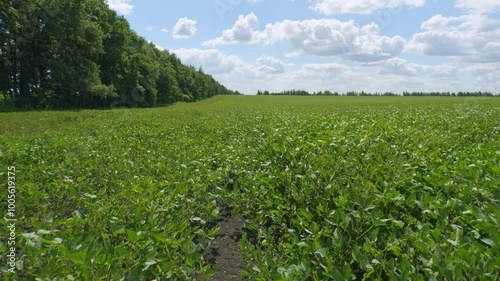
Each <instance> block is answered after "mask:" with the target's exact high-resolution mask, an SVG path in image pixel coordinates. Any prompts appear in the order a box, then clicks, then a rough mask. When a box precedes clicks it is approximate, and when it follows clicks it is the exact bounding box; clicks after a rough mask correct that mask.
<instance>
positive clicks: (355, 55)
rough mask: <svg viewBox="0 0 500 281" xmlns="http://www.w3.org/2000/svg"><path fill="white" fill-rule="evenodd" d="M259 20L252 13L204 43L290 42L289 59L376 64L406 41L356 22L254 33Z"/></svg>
mask: <svg viewBox="0 0 500 281" xmlns="http://www.w3.org/2000/svg"><path fill="white" fill-rule="evenodd" d="M257 22H258V20H257V17H256V16H255V15H254V14H253V13H252V14H249V15H247V16H245V17H244V16H240V17H239V18H238V21H237V22H236V23H235V25H234V26H233V28H232V29H229V30H225V31H224V32H223V34H222V36H221V37H218V38H215V39H212V40H209V41H207V42H205V43H204V45H206V46H211V47H214V46H217V45H224V44H236V43H248V44H263V45H267V44H274V43H279V42H288V43H290V44H291V46H292V47H293V49H294V50H293V52H291V53H290V55H289V56H296V55H298V54H301V53H304V52H305V53H309V54H313V55H317V56H342V57H343V58H346V59H350V60H354V61H377V60H384V59H388V58H391V57H394V56H397V55H398V54H400V53H401V52H402V50H403V49H404V46H405V43H406V41H405V40H404V39H403V38H402V37H401V36H393V37H387V36H381V35H378V25H377V24H375V23H371V24H368V25H366V26H363V27H361V28H359V27H358V26H356V24H355V23H354V21H347V22H342V21H339V20H336V19H312V20H303V21H291V20H284V21H282V22H276V23H273V24H267V25H266V27H265V29H264V30H262V31H259V30H255V29H254V28H255V27H256V25H257Z"/></svg>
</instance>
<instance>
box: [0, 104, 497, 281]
mask: <svg viewBox="0 0 500 281" xmlns="http://www.w3.org/2000/svg"><path fill="white" fill-rule="evenodd" d="M0 149H1V150H0V182H1V185H2V186H3V188H2V189H1V192H0V195H1V197H0V209H1V211H2V216H3V219H2V220H1V221H2V222H1V224H0V234H1V237H2V240H1V244H0V252H1V254H2V258H1V259H0V260H1V264H0V270H1V275H3V276H4V280H229V279H224V277H223V275H222V274H223V273H222V272H221V268H220V267H217V262H218V261H220V259H222V258H223V257H222V256H221V255H219V256H217V255H215V254H214V253H213V251H214V243H215V242H216V241H217V239H218V238H217V237H218V235H219V233H220V232H221V231H222V228H221V224H222V223H223V220H221V219H220V218H221V215H222V213H224V214H225V216H226V218H228V219H230V218H237V219H239V220H240V221H241V224H242V225H241V227H239V228H238V234H239V235H238V234H235V238H234V243H236V245H237V249H236V250H235V251H234V253H233V254H236V255H239V256H240V258H241V260H242V263H241V264H240V265H238V266H239V267H238V272H239V273H240V275H239V276H237V277H233V278H236V279H234V280H405V281H406V280H499V279H500V232H499V229H500V201H499V200H500V177H499V176H500V99H498V98H478V97H290V96H216V97H213V98H210V99H207V100H203V101H200V102H196V103H188V104H186V103H177V104H174V105H172V106H168V107H161V108H149V109H114V110H82V111H46V112H14V113H0ZM11 168H14V170H12V169H11ZM12 171H14V174H15V175H12V174H9V172H12ZM9 186H15V188H10V189H9V188H8V187H9ZM11 194H14V195H15V200H14V201H15V204H9V201H8V198H10V197H8V196H9V195H11ZM11 197H12V196H11ZM14 201H12V202H14ZM12 202H11V203H12ZM12 207H15V208H12ZM10 219H15V229H14V230H13V229H12V227H9V226H11V225H12V223H11V222H10ZM9 237H13V238H12V239H10V240H9ZM12 241H13V242H12ZM223 247H224V244H219V245H218V252H219V253H222V252H224V251H223ZM12 250H13V251H12ZM12 252H13V253H14V256H15V258H14V259H13V260H11V259H10V258H9V257H8V255H10V256H12V254H11V253H12ZM211 257H213V258H211ZM218 259H219V260H218ZM11 261H13V263H12V262H11ZM227 266H228V267H230V265H227ZM231 280H233V279H231Z"/></svg>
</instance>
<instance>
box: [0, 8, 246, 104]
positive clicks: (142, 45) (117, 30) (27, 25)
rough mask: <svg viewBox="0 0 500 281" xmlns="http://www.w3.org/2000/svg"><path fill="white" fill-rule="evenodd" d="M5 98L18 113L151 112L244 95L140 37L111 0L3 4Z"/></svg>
mask: <svg viewBox="0 0 500 281" xmlns="http://www.w3.org/2000/svg"><path fill="white" fill-rule="evenodd" d="M0 92H1V93H2V95H3V98H4V101H6V100H7V101H12V102H13V103H15V105H16V107H18V108H37V109H48V108H110V107H150V106H157V105H165V104H171V103H174V102H177V101H197V100H201V99H204V98H208V97H212V96H214V95H219V94H239V93H238V92H234V91H230V90H228V89H227V88H225V87H224V86H223V85H221V84H220V83H218V82H217V81H216V80H215V79H214V78H213V77H211V76H209V75H207V74H205V73H203V70H202V69H201V68H200V69H198V70H197V69H195V68H194V67H193V66H186V65H183V64H182V63H181V61H180V59H179V58H178V57H176V56H175V54H173V53H169V52H168V51H160V50H159V49H158V48H156V47H155V45H154V44H152V43H150V42H148V41H147V40H146V39H144V38H142V37H140V36H138V35H137V34H136V33H135V32H134V31H133V30H132V29H131V28H130V26H129V23H128V22H127V21H126V20H125V19H124V18H123V17H122V16H118V15H117V14H116V12H114V11H113V10H111V9H109V7H108V5H107V4H106V2H105V1H104V0H71V1H60V0H31V1H25V0H3V1H2V5H1V7H0Z"/></svg>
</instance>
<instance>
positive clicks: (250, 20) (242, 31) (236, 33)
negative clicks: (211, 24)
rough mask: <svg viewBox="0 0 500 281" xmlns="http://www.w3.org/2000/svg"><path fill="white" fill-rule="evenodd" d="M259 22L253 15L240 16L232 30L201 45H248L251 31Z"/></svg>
mask: <svg viewBox="0 0 500 281" xmlns="http://www.w3.org/2000/svg"><path fill="white" fill-rule="evenodd" d="M258 22H259V20H258V19H257V16H255V14H254V13H251V14H249V15H247V16H242V15H240V16H239V17H238V20H237V21H236V23H235V24H234V25H233V28H231V29H227V30H224V31H223V32H222V36H221V37H218V38H216V39H213V40H209V41H207V42H205V43H203V45H204V46H211V47H214V46H217V45H222V44H236V43H248V42H251V41H252V40H253V33H254V31H253V29H254V28H255V27H257V24H258Z"/></svg>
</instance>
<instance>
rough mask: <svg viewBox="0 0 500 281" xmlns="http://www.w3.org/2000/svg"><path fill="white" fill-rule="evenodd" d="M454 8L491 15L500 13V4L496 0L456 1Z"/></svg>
mask: <svg viewBox="0 0 500 281" xmlns="http://www.w3.org/2000/svg"><path fill="white" fill-rule="evenodd" d="M455 7H456V8H460V9H466V10H471V11H473V12H475V13H493V12H498V11H500V2H499V1H496V0H456V1H455Z"/></svg>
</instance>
